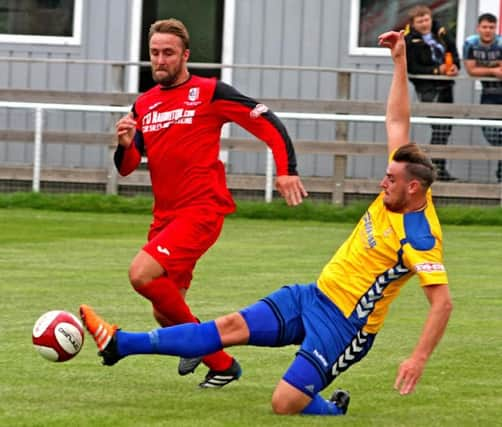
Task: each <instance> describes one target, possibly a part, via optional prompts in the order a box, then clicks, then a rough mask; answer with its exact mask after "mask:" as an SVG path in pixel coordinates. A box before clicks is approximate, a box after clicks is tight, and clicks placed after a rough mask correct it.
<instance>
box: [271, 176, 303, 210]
mask: <svg viewBox="0 0 502 427" xmlns="http://www.w3.org/2000/svg"><path fill="white" fill-rule="evenodd" d="M275 187H276V188H277V191H279V193H281V195H282V197H284V200H286V203H287V204H288V205H289V206H297V205H299V204H300V203H301V202H302V201H303V197H307V196H308V193H307V192H306V191H305V188H303V184H302V182H301V180H300V177H298V176H296V175H280V176H278V177H277V179H276V181H275Z"/></svg>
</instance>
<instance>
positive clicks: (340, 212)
mask: <svg viewBox="0 0 502 427" xmlns="http://www.w3.org/2000/svg"><path fill="white" fill-rule="evenodd" d="M367 206H368V203H366V202H353V203H350V204H349V205H347V206H344V207H339V206H334V205H332V204H329V203H313V202H311V201H310V200H306V201H305V202H304V203H303V204H301V205H300V206H296V207H295V208H290V207H288V206H287V205H286V204H285V203H284V201H282V200H275V201H274V202H272V203H264V202H258V201H238V202H237V212H236V213H234V214H233V215H232V217H233V218H249V219H278V220H312V221H322V222H351V223H353V222H355V221H357V220H358V219H359V218H360V217H361V215H362V214H363V213H364V211H365V209H366V208H367ZM151 207H152V198H151V197H146V196H135V197H123V196H109V195H103V194H43V193H4V194H2V193H0V208H11V209H12V208H31V209H44V210H55V211H70V212H100V213H136V214H143V213H144V214H147V213H149V212H151ZM438 215H439V217H440V219H441V223H442V224H454V225H473V224H478V225H502V208H500V207H472V206H448V207H439V208H438Z"/></svg>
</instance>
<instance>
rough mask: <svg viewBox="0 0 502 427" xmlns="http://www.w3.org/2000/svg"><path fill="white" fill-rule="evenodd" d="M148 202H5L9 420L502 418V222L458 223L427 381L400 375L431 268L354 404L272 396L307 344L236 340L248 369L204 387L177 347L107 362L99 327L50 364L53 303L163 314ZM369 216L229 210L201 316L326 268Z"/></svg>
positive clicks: (419, 422) (0, 311)
mask: <svg viewBox="0 0 502 427" xmlns="http://www.w3.org/2000/svg"><path fill="white" fill-rule="evenodd" d="M149 221H150V217H149V216H148V215H132V214H131V215H125V214H93V213H71V212H57V211H44V210H30V209H0V374H1V379H0V425H2V426H67V425H71V426H73V427H77V426H114V427H115V426H176V427H182V426H272V425H273V426H283V425H284V426H286V425H287V426H307V425H308V426H323V427H324V426H328V425H340V426H345V425H347V426H348V425H350V426H427V427H431V426H456V427H458V426H473V425H480V426H494V425H500V424H499V423H500V414H501V412H500V411H501V409H500V408H502V394H501V393H500V389H501V386H502V371H501V368H500V366H501V365H500V363H501V354H502V344H501V342H502V340H501V337H502V335H501V330H502V314H501V310H502V284H501V279H500V278H501V277H502V263H501V262H500V254H501V252H502V241H501V239H500V236H501V235H502V228H501V227H479V226H469V227H457V226H447V227H444V228H443V232H444V235H445V256H446V265H447V269H448V273H449V278H450V283H451V291H452V295H453V298H454V304H455V307H454V312H453V316H452V319H451V321H450V325H449V328H448V330H447V332H446V335H445V337H444V338H443V341H442V342H441V344H440V346H439V347H438V348H437V350H436V352H435V354H434V355H433V357H432V358H431V360H430V361H429V364H428V366H427V368H426V372H425V374H424V376H423V378H422V381H421V383H420V384H419V385H418V388H417V390H416V392H415V393H414V394H413V395H410V396H406V397H401V396H399V395H398V394H397V393H396V392H395V391H394V390H393V389H392V385H393V382H394V379H395V373H396V369H397V366H398V364H399V362H400V361H401V360H402V359H404V358H405V357H407V356H408V354H409V353H410V352H411V350H412V348H413V346H414V344H415V342H416V340H417V337H418V335H419V334H420V331H421V327H422V324H423V321H424V319H425V316H426V313H427V303H426V300H425V298H424V296H423V293H422V291H421V290H420V289H419V286H418V282H417V281H416V279H413V280H412V281H410V282H409V283H408V284H407V286H406V287H405V289H404V290H403V292H402V295H401V296H400V297H399V298H398V299H397V300H396V301H395V303H394V304H393V306H392V308H391V312H390V315H389V317H388V318H387V321H386V326H385V327H384V329H383V330H382V332H381V333H380V334H379V336H378V337H377V339H376V341H375V345H374V347H373V350H372V351H371V352H370V353H369V355H368V356H367V357H366V358H365V359H364V360H363V361H362V362H361V363H360V364H358V365H356V366H354V367H352V368H351V369H350V370H349V371H347V372H345V373H344V374H342V375H341V376H340V377H339V378H338V379H337V380H336V381H335V382H334V383H333V384H332V385H331V386H330V387H329V388H328V389H327V390H326V391H325V392H324V395H325V396H326V397H328V396H329V395H330V394H331V392H332V390H333V389H334V388H336V387H342V388H346V389H348V390H350V391H351V393H352V402H351V406H350V409H349V413H348V415H347V416H345V417H333V418H327V417H305V416H296V417H280V416H276V415H273V414H272V412H271V409H270V404H269V401H270V397H271V393H272V390H273V388H274V386H275V384H276V382H277V381H278V380H279V379H280V377H281V376H282V373H283V372H284V370H285V369H286V368H287V366H288V365H289V363H290V362H291V360H292V358H293V355H294V352H295V347H286V348H281V349H268V348H256V347H239V348H233V349H230V352H231V353H232V354H233V355H235V356H236V357H237V358H238V359H239V361H240V362H241V365H242V367H243V377H242V379H241V380H240V381H238V382H236V383H232V384H230V385H229V386H228V387H226V388H224V389H222V390H200V389H198V388H197V384H198V382H199V381H200V380H201V379H202V378H203V376H204V375H205V372H206V371H205V369H203V368H202V367H200V368H199V369H198V370H197V371H196V373H195V374H194V375H189V376H187V377H179V376H178V374H177V363H178V360H177V358H172V357H162V356H138V357H130V358H128V359H126V360H123V361H121V362H120V363H119V364H118V365H116V366H114V367H103V366H101V365H100V364H99V360H98V358H97V357H96V355H95V354H96V350H95V347H94V344H93V343H92V341H91V339H90V337H89V336H86V342H85V344H84V348H83V350H82V351H81V353H80V354H79V355H78V356H77V357H76V358H75V359H73V360H71V361H69V362H66V363H63V364H57V363H51V362H48V361H45V360H43V359H42V358H41V357H40V356H39V355H38V354H36V352H35V351H34V350H33V348H32V345H31V329H32V327H33V323H34V322H35V320H36V319H37V318H38V317H39V316H40V315H41V314H42V313H44V312H46V311H48V310H52V309H65V310H68V311H71V312H74V313H76V312H77V310H78V306H79V304H81V303H88V304H91V305H93V306H94V307H95V308H96V309H97V310H98V312H100V313H101V314H102V315H103V316H105V318H107V319H108V320H110V321H112V322H116V323H118V324H119V325H120V326H121V327H123V328H124V329H128V330H149V329H151V328H153V327H155V323H154V321H153V319H152V317H151V313H150V307H149V304H148V303H147V302H146V300H143V299H142V298H141V297H139V296H138V295H137V294H136V293H135V292H134V291H133V290H132V289H131V287H130V286H129V284H128V281H127V268H128V265H129V262H130V260H131V258H132V257H133V256H134V254H135V253H136V252H137V250H138V249H139V248H140V247H141V245H142V244H143V242H144V239H145V235H146V230H147V226H148V223H149ZM353 225H354V224H333V223H319V222H311V221H304V222H298V221H287V222H284V221H268V220H248V219H229V220H227V222H226V224H225V227H224V231H223V234H222V236H221V238H220V240H219V241H218V243H217V244H216V245H215V246H214V247H213V248H212V249H211V250H210V251H209V252H208V253H207V254H206V255H205V256H204V257H203V259H202V260H201V261H200V263H199V265H198V267H197V271H196V274H195V278H194V281H193V284H192V288H191V290H190V292H189V294H188V301H189V303H190V304H191V306H192V308H193V311H194V312H195V313H196V314H197V315H198V316H199V317H201V318H202V319H210V318H213V317H215V316H218V315H220V314H224V313H226V312H229V311H233V310H236V309H239V308H241V307H244V306H246V305H248V304H250V303H253V302H254V301H255V300H256V299H257V298H259V297H262V296H264V295H266V294H268V293H269V292H271V291H273V290H275V289H276V288H278V287H279V286H280V285H282V284H287V283H308V282H311V281H314V280H315V279H316V278H317V275H318V274H319V272H320V270H321V268H322V267H323V266H324V264H325V263H326V262H327V261H328V259H329V258H330V257H331V255H332V253H333V252H334V250H335V249H336V248H337V247H338V246H339V245H340V243H341V242H342V241H343V240H344V239H345V238H346V237H347V236H348V234H349V233H350V231H351V230H352V227H353Z"/></svg>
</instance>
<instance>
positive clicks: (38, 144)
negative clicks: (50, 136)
mask: <svg viewBox="0 0 502 427" xmlns="http://www.w3.org/2000/svg"><path fill="white" fill-rule="evenodd" d="M43 126H44V111H43V109H42V108H40V107H37V108H35V141H34V144H33V182H32V190H33V192H35V193H38V192H40V169H41V164H42V131H43Z"/></svg>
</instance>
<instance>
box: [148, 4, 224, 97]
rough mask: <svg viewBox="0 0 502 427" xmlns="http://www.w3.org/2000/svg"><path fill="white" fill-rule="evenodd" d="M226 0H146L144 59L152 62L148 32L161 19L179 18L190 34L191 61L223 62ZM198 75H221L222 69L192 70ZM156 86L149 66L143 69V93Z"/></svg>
mask: <svg viewBox="0 0 502 427" xmlns="http://www.w3.org/2000/svg"><path fill="white" fill-rule="evenodd" d="M223 6H224V0H183V1H180V0H143V35H142V44H141V46H142V47H141V60H142V61H149V60H150V57H149V49H148V31H149V29H150V25H151V24H152V23H153V22H154V21H156V20H158V19H167V18H177V19H179V20H181V21H182V22H183V23H184V24H185V26H186V27H187V29H188V32H189V33H190V59H189V62H208V63H220V62H221V52H222V35H223ZM190 72H193V73H194V74H197V75H199V76H215V77H220V69H219V68H217V69H210V68H204V69H200V68H197V69H193V70H192V69H190ZM153 85H154V82H153V80H152V76H151V71H150V69H147V68H143V69H142V70H141V76H140V92H143V91H145V90H146V89H149V88H150V87H152V86H153Z"/></svg>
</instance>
